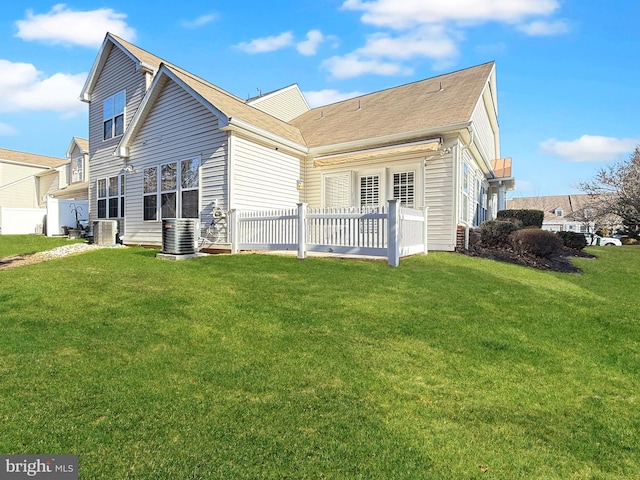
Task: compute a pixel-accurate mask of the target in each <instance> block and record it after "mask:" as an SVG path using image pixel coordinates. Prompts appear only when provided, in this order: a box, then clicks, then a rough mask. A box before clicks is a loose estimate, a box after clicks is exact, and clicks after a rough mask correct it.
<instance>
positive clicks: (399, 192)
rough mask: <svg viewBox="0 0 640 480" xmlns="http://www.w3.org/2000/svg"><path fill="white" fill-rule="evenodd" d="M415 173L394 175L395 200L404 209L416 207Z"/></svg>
mask: <svg viewBox="0 0 640 480" xmlns="http://www.w3.org/2000/svg"><path fill="white" fill-rule="evenodd" d="M415 191H416V187H415V173H414V172H399V173H394V174H393V198H394V199H396V200H398V201H399V202H400V205H402V206H403V207H409V208H413V207H415Z"/></svg>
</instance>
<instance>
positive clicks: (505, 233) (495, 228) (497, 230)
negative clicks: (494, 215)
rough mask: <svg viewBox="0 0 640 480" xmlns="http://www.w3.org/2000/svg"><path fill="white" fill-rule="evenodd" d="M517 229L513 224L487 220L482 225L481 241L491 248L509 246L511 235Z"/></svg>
mask: <svg viewBox="0 0 640 480" xmlns="http://www.w3.org/2000/svg"><path fill="white" fill-rule="evenodd" d="M517 229H518V227H517V226H516V225H515V224H513V223H512V222H503V221H500V220H487V221H485V222H482V224H481V225H480V230H481V231H482V232H481V233H480V241H481V242H482V243H483V244H484V245H489V246H498V245H508V244H509V235H510V234H511V233H512V232H515V231H516V230H517Z"/></svg>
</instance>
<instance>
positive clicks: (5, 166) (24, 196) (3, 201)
mask: <svg viewBox="0 0 640 480" xmlns="http://www.w3.org/2000/svg"><path fill="white" fill-rule="evenodd" d="M44 170H46V168H45V167H29V166H26V165H24V166H23V165H15V164H10V163H3V162H0V187H4V186H5V185H9V184H11V183H13V182H16V183H15V184H14V185H12V186H10V187H4V188H0V207H24V208H37V207H38V192H37V188H36V184H37V180H36V177H35V176H34V175H36V174H37V173H40V172H42V171H44Z"/></svg>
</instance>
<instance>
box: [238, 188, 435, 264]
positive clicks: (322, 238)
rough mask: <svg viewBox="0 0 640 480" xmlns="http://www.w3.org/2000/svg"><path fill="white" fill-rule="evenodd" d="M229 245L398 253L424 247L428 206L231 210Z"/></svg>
mask: <svg viewBox="0 0 640 480" xmlns="http://www.w3.org/2000/svg"><path fill="white" fill-rule="evenodd" d="M230 229H231V251H232V252H233V253H237V252H239V251H240V250H297V252H298V258H305V256H306V252H328V253H336V254H348V255H369V256H379V257H386V258H387V259H388V262H389V265H393V266H398V264H399V262H400V258H401V257H404V256H407V255H414V254H416V253H426V252H427V241H426V239H427V209H426V208H424V209H420V210H418V209H410V208H405V207H400V205H399V204H398V202H397V201H395V200H391V201H389V202H388V206H387V207H362V208H342V209H335V208H334V209H327V208H324V209H319V208H312V209H310V208H308V207H307V205H306V204H298V207H297V208H295V209H289V210H269V211H253V212H249V211H239V210H232V211H231V215H230Z"/></svg>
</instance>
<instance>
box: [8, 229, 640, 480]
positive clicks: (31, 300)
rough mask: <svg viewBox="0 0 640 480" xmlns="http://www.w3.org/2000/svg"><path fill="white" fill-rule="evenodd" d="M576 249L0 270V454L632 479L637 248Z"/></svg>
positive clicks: (105, 471) (108, 470)
mask: <svg viewBox="0 0 640 480" xmlns="http://www.w3.org/2000/svg"><path fill="white" fill-rule="evenodd" d="M2 242H4V239H3V237H0V251H3V250H2ZM589 251H590V252H592V253H595V254H596V255H598V257H599V258H598V259H597V260H577V261H576V263H577V264H578V265H579V266H580V267H581V268H582V269H583V270H584V274H582V275H571V274H556V273H547V272H540V271H535V270H530V269H526V268H523V267H518V266H515V265H507V264H500V263H496V262H491V261H486V260H482V259H478V258H469V257H464V256H460V255H456V254H447V253H438V252H434V253H430V254H429V255H427V256H419V257H413V258H409V259H405V260H403V261H402V262H401V264H400V267H399V268H396V269H394V268H390V267H388V266H387V265H386V263H385V262H367V261H345V260H338V259H318V258H308V259H306V260H304V261H299V260H297V259H295V258H293V257H281V256H263V255H237V256H210V257H207V258H203V259H196V260H188V261H181V262H172V261H167V260H159V259H156V258H155V257H154V255H155V254H156V253H157V252H156V251H154V250H145V249H141V248H127V249H103V250H97V251H91V252H88V253H84V254H82V255H76V256H72V257H67V258H63V259H57V260H51V261H48V262H45V263H41V264H37V265H30V266H26V267H20V268H14V269H10V270H5V271H0V322H1V326H2V330H1V331H2V335H1V336H0V375H1V378H0V389H1V393H0V421H1V422H2V429H1V434H0V452H2V453H23V454H29V453H34V454H35V453H56V454H62V453H72V454H77V455H79V462H80V478H82V479H110V480H112V479H125V478H136V479H150V478H154V479H155V478H161V479H196V478H201V479H211V478H224V479H227V478H274V479H281V478H295V479H298V478H309V479H321V478H325V479H329V478H333V479H351V478H362V479H403V478H405V479H421V478H425V479H473V478H487V479H489V478H490V479H515V478H522V479H629V478H640V397H639V396H638V385H640V327H639V325H640V323H639V318H638V316H639V312H640V297H639V296H638V290H639V288H640V274H639V273H638V266H640V248H635V247H623V248H606V247H600V248H592V249H590V250H589ZM54 285H55V286H56V288H53V286H54Z"/></svg>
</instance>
